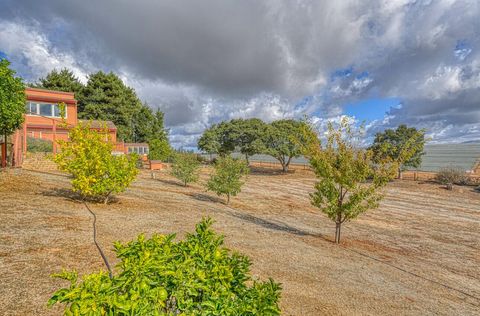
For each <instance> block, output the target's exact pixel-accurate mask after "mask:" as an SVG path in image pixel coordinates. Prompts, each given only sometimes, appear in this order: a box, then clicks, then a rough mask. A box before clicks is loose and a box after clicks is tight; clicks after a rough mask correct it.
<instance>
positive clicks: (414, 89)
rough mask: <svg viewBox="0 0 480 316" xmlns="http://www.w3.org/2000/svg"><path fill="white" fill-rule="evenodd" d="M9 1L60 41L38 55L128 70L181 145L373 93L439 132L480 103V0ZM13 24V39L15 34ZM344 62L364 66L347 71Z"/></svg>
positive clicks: (329, 109) (3, 15)
mask: <svg viewBox="0 0 480 316" xmlns="http://www.w3.org/2000/svg"><path fill="white" fill-rule="evenodd" d="M0 2H3V4H2V10H0V22H1V21H2V20H3V21H9V22H10V23H13V24H14V25H23V26H28V31H30V30H31V31H32V32H38V34H39V35H38V36H37V37H34V38H32V41H33V42H35V41H37V42H38V41H45V42H46V44H42V45H39V48H38V49H37V48H35V49H32V50H34V51H36V52H37V53H30V55H28V56H26V57H24V58H26V59H29V58H30V61H27V62H25V63H24V64H28V63H30V64H31V63H32V61H31V60H32V59H33V58H34V57H32V56H35V57H36V56H38V55H39V53H38V52H39V51H40V50H41V49H42V48H45V47H46V48H45V49H46V50H47V51H48V52H52V54H53V56H54V58H53V61H52V60H51V59H48V58H47V57H45V60H50V63H51V65H49V66H48V67H44V68H45V69H48V68H52V67H54V66H55V67H57V65H62V64H67V65H69V66H72V67H75V68H76V69H78V72H80V71H81V70H83V71H85V72H87V71H91V70H92V69H104V70H113V71H116V72H119V73H122V74H123V75H124V77H125V78H126V79H127V81H128V82H129V83H130V82H135V84H134V86H135V87H136V88H137V91H138V92H139V94H140V95H141V96H142V97H143V98H145V99H147V100H148V101H149V102H150V104H153V105H155V106H160V107H161V108H162V110H164V111H165V113H166V121H167V123H168V124H170V125H171V126H175V127H176V128H175V130H174V132H175V133H177V134H174V137H175V140H176V141H177V142H178V143H182V137H183V139H184V141H185V142H187V143H189V144H191V143H192V142H193V141H194V138H192V137H193V136H192V135H195V134H198V133H200V132H201V130H202V129H203V128H205V127H206V126H208V125H209V124H211V123H212V122H215V121H218V120H221V119H227V118H231V117H232V116H234V117H235V116H240V117H250V116H260V117H262V118H264V119H267V120H272V119H276V118H280V117H291V116H301V115H302V114H304V113H307V114H311V115H315V114H317V115H323V116H326V118H328V117H331V116H336V115H338V114H339V113H340V112H341V108H342V106H343V105H344V104H346V103H349V102H354V101H356V100H360V99H365V98H370V97H376V98H378V97H380V98H381V97H396V98H399V99H401V100H402V108H400V109H396V110H392V111H391V113H389V114H390V116H392V117H391V118H389V120H388V123H385V126H389V124H396V123H398V122H400V121H402V122H403V123H407V124H415V125H418V126H420V125H422V126H423V125H425V126H432V128H433V127H434V128H435V129H436V130H435V131H434V132H438V131H441V130H442V128H445V129H446V128H447V127H448V126H451V125H455V126H459V127H461V126H463V125H464V126H469V124H473V123H474V121H475V120H478V117H479V113H480V106H479V101H478V100H479V92H478V91H479V89H480V19H479V18H478V16H480V8H479V6H480V5H479V2H478V1H475V0H470V1H469V0H458V1H443V0H438V1H421V0H417V1H414V0H395V1H393V0H392V1H380V0H378V1H363V2H359V1H302V0H297V1H254V0H242V1H227V0H221V1H220V0H217V1H153V0H142V1H127V0H103V1H92V0H85V1H68V0H50V1H34V0H30V1H29V0H22V1H18V0H17V1H13V0H3V1H0ZM12 34H13V35H11V36H10V37H8V38H7V39H4V40H3V41H4V43H2V41H1V35H0V45H2V44H3V45H5V43H7V44H8V43H10V44H9V45H11V46H15V44H12V43H14V42H15V38H14V36H15V34H17V33H15V32H12ZM19 34H23V33H19ZM42 36H43V37H42ZM38 38H40V39H38ZM20 40H21V39H20ZM14 48H15V47H14ZM12 49H13V48H12ZM0 50H2V47H0ZM25 50H28V48H27V47H20V48H18V47H17V51H25ZM29 56H30V57H29ZM65 56H67V57H68V56H72V58H71V59H68V58H67V57H65ZM55 60H59V62H56V61H55ZM30 67H32V66H31V65H30ZM32 68H34V67H32ZM44 68H42V67H40V66H38V65H37V68H35V69H39V71H43V69H44ZM339 69H351V74H350V75H349V76H336V77H335V76H334V75H333V74H335V73H336V72H337V71H338V70H339ZM35 75H36V76H42V75H44V73H39V74H33V76H35ZM305 96H311V98H309V99H308V100H309V101H308V102H304V103H303V105H301V106H295V105H296V104H298V102H299V100H302V98H303V97H305ZM464 130H470V131H472V129H468V128H467V129H464ZM473 131H474V132H475V129H473ZM454 134H455V133H452V137H457V136H453V135H454ZM478 136H480V135H478Z"/></svg>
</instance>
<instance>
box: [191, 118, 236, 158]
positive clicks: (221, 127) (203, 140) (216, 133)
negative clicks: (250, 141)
mask: <svg viewBox="0 0 480 316" xmlns="http://www.w3.org/2000/svg"><path fill="white" fill-rule="evenodd" d="M232 136H233V135H232V125H231V124H230V123H229V122H221V123H219V124H214V125H212V126H211V127H210V128H208V129H206V130H205V131H204V132H203V134H202V136H201V137H200V139H199V140H198V148H199V149H200V150H203V151H205V152H206V153H208V154H218V155H220V156H221V157H225V156H226V155H230V154H231V153H232V152H233V151H234V150H235V140H234V138H233V137H232Z"/></svg>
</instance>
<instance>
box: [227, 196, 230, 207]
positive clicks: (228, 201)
mask: <svg viewBox="0 0 480 316" xmlns="http://www.w3.org/2000/svg"><path fill="white" fill-rule="evenodd" d="M228 204H230V194H227V205H228Z"/></svg>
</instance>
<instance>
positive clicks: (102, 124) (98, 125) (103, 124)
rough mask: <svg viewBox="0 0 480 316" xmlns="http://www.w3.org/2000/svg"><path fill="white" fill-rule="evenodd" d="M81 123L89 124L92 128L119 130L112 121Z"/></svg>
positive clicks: (82, 121) (87, 121)
mask: <svg viewBox="0 0 480 316" xmlns="http://www.w3.org/2000/svg"><path fill="white" fill-rule="evenodd" d="M78 122H79V123H82V124H89V125H90V128H98V129H102V128H105V127H106V128H108V129H115V130H116V129H117V127H116V126H115V124H114V123H113V122H112V121H101V120H78Z"/></svg>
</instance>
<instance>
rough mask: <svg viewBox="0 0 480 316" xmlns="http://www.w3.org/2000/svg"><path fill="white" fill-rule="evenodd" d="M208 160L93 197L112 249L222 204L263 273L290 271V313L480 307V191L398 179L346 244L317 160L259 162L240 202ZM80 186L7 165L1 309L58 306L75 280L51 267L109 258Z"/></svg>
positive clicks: (222, 226)
mask: <svg viewBox="0 0 480 316" xmlns="http://www.w3.org/2000/svg"><path fill="white" fill-rule="evenodd" d="M209 172H210V170H209V169H208V168H205V169H203V170H202V176H201V181H200V183H198V184H194V185H191V186H189V187H183V186H182V185H181V184H180V183H179V182H178V181H177V180H175V179H174V178H172V177H171V176H169V175H168V174H167V173H166V172H161V173H158V174H157V177H156V179H152V178H151V176H150V173H149V172H144V173H141V174H140V176H139V179H138V180H137V181H136V182H135V183H134V185H133V186H132V187H131V188H130V189H129V190H128V191H127V192H125V193H123V194H121V195H119V196H118V199H117V201H116V203H113V204H110V205H103V204H90V206H91V208H92V210H93V211H94V212H96V214H97V224H98V226H97V229H98V237H97V238H98V240H99V242H100V243H101V244H102V245H103V248H104V249H105V251H106V254H107V256H108V257H109V258H110V261H111V262H113V263H115V261H116V260H115V258H114V254H113V252H112V243H113V241H115V240H121V241H127V240H131V239H133V238H134V237H136V236H137V235H138V234H139V233H141V232H145V233H147V234H151V233H153V232H160V233H172V232H178V233H179V234H178V236H179V238H182V237H183V236H184V234H185V232H188V231H192V230H193V227H194V225H195V223H197V222H198V221H199V220H200V219H201V218H202V217H203V216H211V217H213V218H214V219H215V220H216V223H215V225H214V227H215V229H216V230H217V231H219V232H221V233H223V234H224V235H225V236H226V238H225V240H226V243H227V246H228V247H230V248H231V249H235V250H238V251H241V252H243V253H245V254H247V255H249V256H250V257H251V258H252V259H253V269H252V273H253V275H254V276H255V277H256V278H260V279H265V278H267V277H273V278H274V279H275V280H276V281H278V282H281V283H282V286H283V292H282V299H281V303H280V304H281V308H282V311H283V314H284V315H322V314H328V315H392V314H397V315H478V314H479V311H480V272H479V266H480V255H479V253H480V193H477V192H474V191H473V190H471V189H470V188H468V187H455V189H454V190H453V191H447V190H445V189H443V188H442V187H441V186H439V185H436V184H431V183H416V182H410V181H403V182H392V183H390V184H389V185H388V187H387V188H386V189H385V199H384V201H383V202H382V204H381V206H380V208H379V209H377V210H374V211H370V212H368V213H366V214H363V215H361V216H360V217H359V218H358V219H357V220H355V221H352V222H350V223H346V224H345V225H344V227H343V231H342V234H343V237H342V238H343V241H342V244H341V245H335V244H333V243H332V239H333V233H334V225H333V224H332V222H330V221H329V220H328V219H327V218H326V217H325V216H324V215H323V214H321V213H320V212H319V211H318V210H316V209H315V208H314V207H312V206H311V205H310V202H309V198H308V193H309V192H311V190H312V187H313V184H314V182H315V179H314V177H313V175H312V174H311V173H310V172H308V171H304V170H295V171H294V172H291V173H288V174H283V173H280V172H275V171H272V170H268V168H265V169H260V168H258V169H255V170H254V171H253V172H252V173H251V174H250V175H249V176H248V179H247V183H246V185H245V187H244V189H243V190H242V192H241V193H240V194H239V195H238V196H237V197H235V198H233V199H232V202H231V205H225V204H224V203H223V202H224V200H223V199H222V198H219V197H217V196H215V195H214V194H213V193H211V192H206V191H205V189H204V186H203V183H204V182H205V181H206V179H207V177H208V174H209ZM69 188H70V185H69V179H68V178H67V177H66V176H64V175H61V174H48V173H38V172H31V171H22V170H16V171H15V172H14V173H13V174H9V175H8V178H7V176H6V175H5V174H0V217H1V221H0V314H2V315H59V314H61V307H60V306H58V307H54V308H51V309H49V308H47V307H46V302H47V300H48V298H49V296H50V295H51V294H52V293H53V292H54V291H55V289H58V288H59V287H60V286H63V285H66V284H65V283H64V282H62V281H60V280H56V279H52V278H50V275H51V274H52V273H55V272H58V271H60V270H61V269H62V268H67V269H76V270H78V271H79V272H80V273H81V274H83V273H89V272H92V271H98V270H99V269H104V266H103V262H102V259H101V257H100V255H99V254H98V252H97V250H96V248H95V245H94V244H93V240H92V218H91V215H90V214H89V213H88V211H87V210H86V209H85V207H84V206H83V205H82V204H81V203H79V202H78V201H77V200H76V199H75V195H74V194H71V192H70V191H69Z"/></svg>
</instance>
